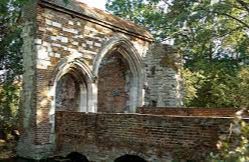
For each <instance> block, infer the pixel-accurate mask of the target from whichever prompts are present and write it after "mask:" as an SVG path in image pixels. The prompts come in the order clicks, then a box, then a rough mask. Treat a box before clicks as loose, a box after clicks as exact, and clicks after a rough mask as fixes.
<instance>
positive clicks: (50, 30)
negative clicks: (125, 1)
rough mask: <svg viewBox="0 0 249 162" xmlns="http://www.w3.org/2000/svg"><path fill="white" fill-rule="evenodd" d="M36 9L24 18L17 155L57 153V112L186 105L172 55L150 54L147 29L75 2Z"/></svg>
mask: <svg viewBox="0 0 249 162" xmlns="http://www.w3.org/2000/svg"><path fill="white" fill-rule="evenodd" d="M30 2H32V3H30V4H32V5H31V6H29V7H28V8H26V9H24V11H23V13H24V16H23V19H24V20H23V22H24V27H23V36H22V37H23V39H24V44H23V52H24V67H25V74H24V93H23V105H24V106H23V110H24V111H23V114H22V115H23V123H24V127H23V128H24V129H23V133H22V136H21V140H20V142H19V145H18V155H19V156H22V157H26V158H34V159H41V158H46V157H48V156H49V155H51V154H52V153H53V149H54V142H55V131H54V127H55V122H54V121H55V120H54V118H55V111H57V110H67V111H78V112H97V111H101V112H136V108H137V106H142V105H144V104H145V105H154V106H178V105H181V94H180V91H181V89H180V87H181V86H180V79H179V75H178V74H179V73H178V70H176V69H175V66H171V65H173V64H174V63H172V59H171V61H168V58H169V57H166V55H165V54H168V53H169V54H172V52H171V51H170V48H164V47H163V46H161V45H159V46H157V45H155V46H152V48H151V50H150V52H149V53H147V51H148V49H149V47H150V45H151V44H152V42H153V37H152V36H151V34H150V33H149V32H148V31H146V30H145V29H144V28H142V27H139V26H137V25H135V24H133V23H131V22H129V21H124V20H122V19H120V18H118V17H115V16H112V15H110V14H108V13H105V12H103V11H101V10H98V9H94V8H89V7H87V6H86V5H85V4H82V3H79V2H77V1H76V0H71V1H69V2H68V4H67V5H65V3H64V2H63V0H39V1H38V0H37V1H30ZM154 47H156V48H154ZM157 47H158V48H157ZM108 56H113V57H108ZM112 59H114V60H112ZM120 60H122V61H120ZM165 60H166V65H167V66H165V64H163V63H162V62H164V61H165ZM173 60H174V59H173ZM112 61H114V62H113V63H112ZM108 62H110V64H108ZM168 65H169V66H168ZM144 67H145V68H144ZM145 73H146V74H145ZM144 90H145V91H146V93H145V96H146V97H145V99H144V93H143V92H144ZM147 103H148V104H147ZM98 107H99V110H98ZM26 146H29V147H27V148H26Z"/></svg>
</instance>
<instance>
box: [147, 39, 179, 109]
mask: <svg viewBox="0 0 249 162" xmlns="http://www.w3.org/2000/svg"><path fill="white" fill-rule="evenodd" d="M181 62H182V60H181V57H180V55H179V53H178V51H177V50H176V49H173V47H171V46H169V45H163V44H153V45H152V46H151V47H150V49H149V51H148V53H147V55H146V57H145V58H144V63H145V70H146V73H145V74H146V88H145V106H152V107H166V106H174V107H181V106H182V105H183V102H182V98H183V94H182V92H183V87H182V78H181V75H180V71H181V67H182V66H181Z"/></svg>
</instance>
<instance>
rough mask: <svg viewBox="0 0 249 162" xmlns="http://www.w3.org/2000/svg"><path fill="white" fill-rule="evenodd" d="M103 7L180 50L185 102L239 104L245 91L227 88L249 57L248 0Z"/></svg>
mask: <svg viewBox="0 0 249 162" xmlns="http://www.w3.org/2000/svg"><path fill="white" fill-rule="evenodd" d="M106 8H107V10H109V11H111V12H112V13H113V14H115V15H117V16H121V17H123V18H125V19H128V20H131V21H133V22H135V23H137V24H140V25H142V26H145V27H146V28H147V29H148V30H150V31H151V33H152V34H153V35H154V36H155V38H156V41H160V42H165V43H171V44H172V45H174V46H175V47H177V48H178V49H179V50H180V51H181V53H182V55H183V58H184V68H185V69H184V70H183V77H184V79H185V81H186V82H185V83H186V84H185V89H186V91H185V92H186V94H185V104H186V105H187V106H202V107H234V106H236V107H240V106H242V105H241V103H242V101H241V100H240V99H241V98H240V97H239V96H240V95H245V94H242V92H241V93H240V92H238V90H236V92H233V90H234V89H238V88H240V87H241V85H240V83H241V79H240V78H239V73H240V70H242V69H243V68H245V69H247V68H246V66H247V64H248V61H249V60H248V56H249V25H248V24H249V1H248V0H185V1H183V0H108V1H107V4H106ZM234 91H235V90H234ZM248 97H249V96H248Z"/></svg>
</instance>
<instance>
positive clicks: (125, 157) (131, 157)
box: [114, 155, 146, 162]
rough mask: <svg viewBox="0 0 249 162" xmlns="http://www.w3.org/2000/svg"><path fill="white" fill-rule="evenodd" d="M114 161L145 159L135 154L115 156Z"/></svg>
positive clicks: (133, 161)
mask: <svg viewBox="0 0 249 162" xmlns="http://www.w3.org/2000/svg"><path fill="white" fill-rule="evenodd" d="M114 162H146V161H145V160H144V159H142V158H141V157H139V156H137V155H124V156H121V157H119V158H117V159H116V160H115V161H114Z"/></svg>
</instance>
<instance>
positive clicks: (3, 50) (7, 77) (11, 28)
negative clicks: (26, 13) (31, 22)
mask: <svg viewBox="0 0 249 162" xmlns="http://www.w3.org/2000/svg"><path fill="white" fill-rule="evenodd" d="M25 2H26V0H1V1H0V30H1V33H0V131H4V132H6V133H8V132H9V131H10V130H11V129H13V128H14V127H16V126H17V125H16V124H17V114H18V113H17V112H18V104H19V94H20V87H21V86H20V82H21V77H20V76H21V75H22V73H23V68H22V53H21V50H20V49H21V45H22V39H21V37H20V33H21V29H20V25H19V21H18V20H19V18H20V12H21V6H22V5H23V4H24V3H25Z"/></svg>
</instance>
